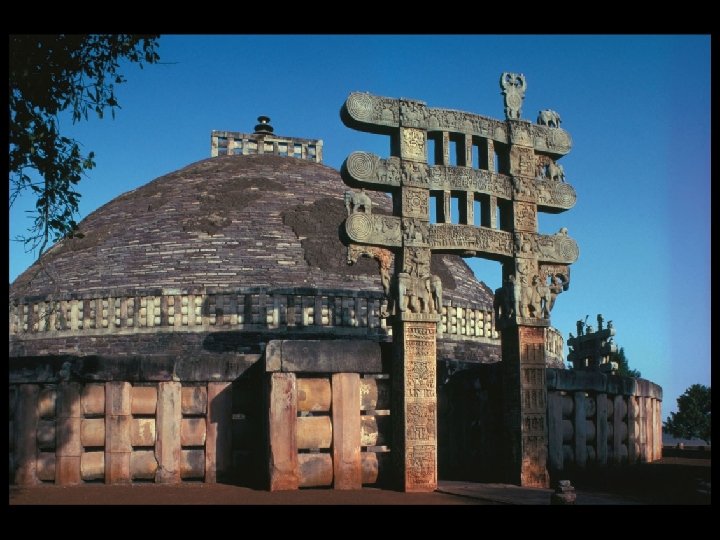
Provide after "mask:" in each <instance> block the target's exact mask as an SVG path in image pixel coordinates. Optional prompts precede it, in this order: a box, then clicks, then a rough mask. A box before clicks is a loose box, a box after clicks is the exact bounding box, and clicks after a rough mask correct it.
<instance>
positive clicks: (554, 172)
mask: <svg viewBox="0 0 720 540" xmlns="http://www.w3.org/2000/svg"><path fill="white" fill-rule="evenodd" d="M547 176H548V178H550V180H558V181H562V182H564V181H565V170H564V169H563V166H562V165H560V164H559V163H555V162H554V161H549V162H548V166H547Z"/></svg>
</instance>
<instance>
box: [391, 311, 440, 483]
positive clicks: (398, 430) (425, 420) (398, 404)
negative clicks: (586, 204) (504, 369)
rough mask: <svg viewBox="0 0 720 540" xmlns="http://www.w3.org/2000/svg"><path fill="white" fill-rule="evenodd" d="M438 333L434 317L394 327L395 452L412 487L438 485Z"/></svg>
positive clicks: (402, 477) (402, 475) (403, 479)
mask: <svg viewBox="0 0 720 540" xmlns="http://www.w3.org/2000/svg"><path fill="white" fill-rule="evenodd" d="M405 316H406V317H416V318H425V319H428V318H433V316H432V315H420V314H407V315H405ZM435 318H436V317H435ZM436 333H437V322H436V321H434V320H430V321H428V320H416V321H413V320H401V321H396V324H395V327H394V329H393V335H394V346H395V369H394V373H393V386H394V388H393V401H394V403H395V407H394V411H393V426H394V438H393V455H394V456H395V458H396V463H397V465H398V467H397V468H398V472H399V473H400V485H401V488H402V489H403V490H404V491H409V492H412V491H416V492H417V491H434V490H435V489H436V488H437V412H436V404H437V397H436V382H435V372H436Z"/></svg>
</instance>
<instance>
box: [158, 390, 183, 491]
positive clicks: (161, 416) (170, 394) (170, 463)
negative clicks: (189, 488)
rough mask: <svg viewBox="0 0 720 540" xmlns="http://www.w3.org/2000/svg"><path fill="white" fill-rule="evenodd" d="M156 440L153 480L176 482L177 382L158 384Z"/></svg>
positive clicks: (179, 395) (179, 418)
mask: <svg viewBox="0 0 720 540" xmlns="http://www.w3.org/2000/svg"><path fill="white" fill-rule="evenodd" d="M156 423H157V424H156V425H157V440H156V442H155V455H156V457H157V460H158V469H157V472H156V473H155V482H157V483H159V484H177V483H179V482H180V479H181V476H180V458H181V454H182V447H181V443H180V428H181V423H182V388H181V385H180V383H179V382H174V381H171V382H161V383H159V384H158V401H157V418H156Z"/></svg>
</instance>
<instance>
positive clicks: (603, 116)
mask: <svg viewBox="0 0 720 540" xmlns="http://www.w3.org/2000/svg"><path fill="white" fill-rule="evenodd" d="M159 52H160V57H161V61H162V62H165V63H164V64H162V65H154V66H146V67H145V69H143V70H140V69H139V68H137V66H127V67H126V69H125V75H126V77H127V79H128V82H127V83H126V84H123V85H120V86H119V87H118V92H117V94H118V100H119V102H120V105H121V106H122V109H121V110H119V111H118V114H117V116H116V119H115V120H112V119H111V118H110V117H107V118H106V119H104V120H98V119H92V120H90V121H89V122H82V123H79V124H76V125H72V122H71V120H70V118H69V117H67V116H63V117H61V120H62V127H63V129H65V131H66V134H67V135H70V136H73V137H75V138H77V139H78V140H80V141H81V142H82V143H83V144H84V145H85V149H86V151H90V150H94V151H95V153H96V161H97V167H96V168H95V169H93V170H92V171H90V172H89V173H88V175H87V178H86V179H84V180H83V181H82V182H81V183H80V186H79V189H80V191H81V193H82V195H83V196H82V199H81V203H80V209H81V214H80V217H85V216H87V215H88V214H89V213H90V212H92V211H93V210H95V209H97V208H98V207H100V206H102V205H103V204H105V203H107V202H109V201H110V200H112V199H113V198H115V197H117V196H118V195H120V194H122V193H124V192H126V191H129V190H131V189H134V188H137V187H139V186H141V185H143V184H145V183H147V182H149V181H150V180H152V179H154V178H156V177H158V176H161V175H163V174H166V173H168V172H171V171H174V170H176V169H179V168H181V167H183V166H185V165H188V164H190V163H193V162H195V161H198V160H201V159H204V158H206V157H209V155H210V131H211V130H213V129H218V130H229V131H244V132H251V131H252V129H253V126H254V125H255V123H256V117H257V116H258V115H261V114H264V115H268V116H270V117H271V118H272V124H273V126H274V127H275V132H276V133H277V134H280V135H291V136H298V137H308V138H320V139H323V140H324V143H325V146H324V162H325V163H326V164H327V165H330V166H332V167H335V168H339V166H340V164H341V163H342V161H343V160H344V159H345V157H347V155H348V154H350V153H351V152H353V151H355V150H364V151H370V152H374V153H376V154H379V155H381V156H387V155H388V152H389V148H388V141H387V139H386V138H385V137H381V136H377V135H370V134H365V133H360V132H356V131H353V130H350V129H348V128H346V127H345V126H344V125H343V124H342V122H341V121H340V116H339V110H340V107H341V106H342V104H343V103H344V101H345V99H346V98H347V96H348V94H349V93H350V92H352V91H368V92H371V93H374V94H379V95H383V96H388V97H395V98H397V97H408V98H415V99H420V100H423V101H425V102H426V103H427V104H428V106H430V107H445V108H453V109H459V110H464V111H468V112H472V113H477V114H482V115H487V116H492V117H495V118H499V119H502V118H504V115H503V101H502V96H501V95H500V87H499V84H498V81H499V77H500V73H502V72H503V71H511V72H521V73H524V74H525V77H526V79H527V84H528V85H527V93H526V97H525V102H524V105H523V109H522V117H523V118H525V119H528V120H531V121H535V118H536V116H537V112H538V110H540V109H545V108H550V109H554V110H556V111H558V112H559V113H560V115H561V116H562V119H563V125H562V127H563V128H564V129H566V130H567V131H568V132H569V133H570V134H571V136H572V138H573V149H572V151H571V152H570V153H569V154H568V155H567V156H565V157H564V158H562V160H561V163H562V165H563V166H564V169H565V173H566V177H567V180H568V182H569V183H571V184H572V185H573V186H574V187H575V189H576V190H577V194H578V202H577V205H576V206H575V207H574V208H573V209H571V210H569V211H567V212H565V213H562V214H558V215H553V216H551V215H541V216H540V232H543V233H547V234H550V233H554V232H557V230H558V229H559V228H560V227H563V226H564V227H567V228H568V230H569V234H570V236H572V237H573V238H575V239H576V240H577V242H578V244H579V246H580V258H579V259H578V261H577V263H575V264H574V265H573V266H572V274H571V284H570V289H569V290H568V291H567V292H565V293H563V294H562V295H560V296H559V297H558V299H557V302H556V304H555V308H554V310H553V313H552V323H553V326H555V327H556V328H558V329H559V330H560V331H561V332H562V334H563V336H564V337H565V338H566V339H567V337H568V333H569V332H573V333H574V332H575V321H576V320H577V319H584V318H585V315H590V318H589V321H592V323H593V324H595V323H594V320H595V316H596V315H597V314H598V313H602V314H603V315H604V316H605V319H606V320H608V319H611V320H612V321H613V323H614V325H615V328H616V332H617V335H616V338H615V341H616V343H617V344H618V345H619V346H623V347H624V348H625V352H626V355H627V357H628V359H629V360H630V367H632V368H635V369H639V370H640V371H641V372H642V375H643V377H645V378H648V379H650V380H652V381H654V382H656V383H658V384H660V385H662V386H663V388H664V391H665V400H664V403H663V409H664V410H663V417H665V416H667V413H668V412H669V411H671V410H675V408H676V399H677V397H678V396H679V395H680V394H681V393H682V392H683V391H684V390H685V389H686V388H687V387H688V386H690V385H691V384H693V383H702V384H706V385H709V384H710V37H709V36H525V35H522V36H163V37H161V39H160V49H159ZM30 204H31V201H30V200H29V199H22V200H19V201H18V202H17V203H16V205H15V206H14V207H13V208H12V209H11V211H10V233H11V238H12V237H14V236H15V235H17V234H21V233H22V232H23V228H24V227H25V226H26V225H27V224H28V223H29V220H28V219H27V218H26V217H25V214H24V210H26V209H27V208H28V207H29V206H28V205H30ZM467 261H468V262H469V263H470V265H471V267H472V268H473V269H474V270H475V272H476V274H477V276H478V278H479V279H482V280H483V281H485V283H487V284H488V285H489V286H490V287H491V288H493V289H494V288H497V287H499V286H500V284H501V283H500V279H501V276H500V265H499V264H498V263H492V262H485V261H479V260H477V259H467ZM32 262H33V254H32V253H27V254H26V253H24V249H23V246H22V245H21V244H18V243H17V242H10V280H11V281H12V280H14V279H15V278H16V277H17V275H18V274H19V273H20V272H22V271H23V270H24V269H25V268H27V267H28V266H29V265H30V264H31V263H32Z"/></svg>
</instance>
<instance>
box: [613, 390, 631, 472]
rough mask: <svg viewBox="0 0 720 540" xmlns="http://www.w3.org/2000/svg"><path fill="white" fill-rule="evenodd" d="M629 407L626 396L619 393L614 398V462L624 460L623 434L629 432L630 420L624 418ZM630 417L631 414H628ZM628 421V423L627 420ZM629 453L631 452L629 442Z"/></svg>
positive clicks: (617, 462) (618, 462)
mask: <svg viewBox="0 0 720 540" xmlns="http://www.w3.org/2000/svg"><path fill="white" fill-rule="evenodd" d="M626 412H629V411H628V409H627V405H626V401H625V396H623V395H621V394H618V395H616V396H615V397H614V398H613V462H614V463H615V464H620V463H621V462H622V461H624V455H623V452H622V445H623V436H624V434H625V433H628V432H629V427H630V426H629V424H630V422H629V421H627V420H623V417H625V414H626ZM628 417H629V415H628ZM626 421H627V424H625V422H626ZM627 446H628V453H629V452H630V448H629V446H630V445H629V444H628V445H627Z"/></svg>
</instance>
